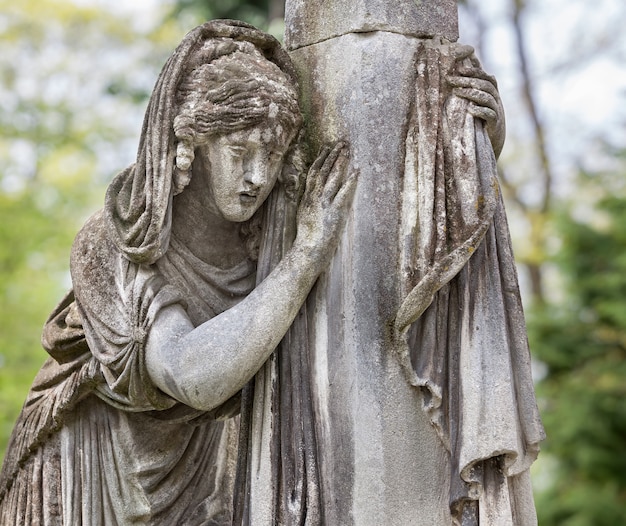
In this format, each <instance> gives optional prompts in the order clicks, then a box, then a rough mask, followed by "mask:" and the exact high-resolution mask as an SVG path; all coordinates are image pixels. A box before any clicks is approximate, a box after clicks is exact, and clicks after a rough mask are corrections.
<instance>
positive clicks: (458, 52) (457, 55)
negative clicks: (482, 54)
mask: <svg viewBox="0 0 626 526" xmlns="http://www.w3.org/2000/svg"><path fill="white" fill-rule="evenodd" d="M473 54H474V48H473V47H472V46H468V45H465V44H455V45H453V46H452V56H453V57H454V60H463V59H464V58H467V57H469V56H471V55H473Z"/></svg>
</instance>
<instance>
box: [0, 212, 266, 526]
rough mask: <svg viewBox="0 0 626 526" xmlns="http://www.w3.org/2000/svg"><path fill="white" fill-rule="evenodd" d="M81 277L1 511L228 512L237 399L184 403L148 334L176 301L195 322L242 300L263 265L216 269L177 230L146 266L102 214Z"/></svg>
mask: <svg viewBox="0 0 626 526" xmlns="http://www.w3.org/2000/svg"><path fill="white" fill-rule="evenodd" d="M72 277H73V282H74V284H75V285H74V291H73V294H72V293H70V294H69V295H68V296H67V297H66V298H65V299H64V301H63V302H62V303H61V304H60V306H59V307H58V308H57V309H56V311H55V312H54V313H53V315H52V316H51V318H50V320H49V321H48V323H47V325H46V329H45V332H44V344H45V346H46V348H47V350H48V351H49V352H50V353H51V355H52V356H51V357H50V358H49V359H48V361H47V362H46V363H45V365H44V367H43V368H42V370H41V371H40V373H39V374H38V376H37V378H36V379H35V381H34V383H33V386H32V388H31V391H30V393H29V396H28V399H27V401H26V404H25V406H24V409H23V411H22V414H21V416H20V418H19V421H18V423H17V425H16V427H15V430H14V433H13V437H12V439H11V443H10V445H9V448H8V452H7V458H6V461H5V464H4V469H3V472H2V486H0V499H1V500H0V523H1V524H3V525H6V526H9V525H11V524H15V525H17V524H20V525H21V524H29V525H30V524H46V525H48V524H50V525H56V524H64V525H74V524H83V525H85V526H87V525H89V526H100V525H102V526H105V525H106V526H113V525H120V526H121V525H128V524H154V525H157V524H181V525H201V524H215V525H218V524H220V525H221V524H224V525H226V524H230V523H231V509H232V485H233V481H234V467H235V456H236V437H237V422H236V420H235V419H230V420H226V421H224V420H223V419H224V418H226V417H230V416H232V415H233V414H236V413H237V412H238V410H239V397H235V398H234V399H232V400H231V401H229V402H227V403H226V404H224V405H223V406H221V407H220V408H218V409H217V410H214V411H212V412H209V413H207V412H202V411H198V410H195V409H192V408H190V407H187V406H185V405H183V404H181V403H179V402H177V401H176V400H174V399H172V398H171V397H169V396H168V395H166V394H164V393H163V392H161V391H159V390H158V389H157V388H155V387H154V386H153V385H152V383H151V382H150V379H149V377H148V374H147V371H146V368H145V363H144V346H145V339H146V335H147V333H148V332H149V330H150V327H151V324H152V323H153V321H154V319H155V317H156V315H157V314H158V312H159V311H160V310H161V309H162V308H164V307H166V306H168V305H172V304H175V303H178V304H180V305H183V306H184V308H185V309H186V311H187V313H188V315H189V317H190V319H191V320H192V322H193V323H194V325H196V326H197V325H199V324H201V323H203V322H204V321H206V320H208V319H210V318H211V317H213V316H215V315H216V314H219V313H220V312H222V311H224V310H225V309H227V308H229V307H231V306H233V305H234V304H235V303H237V302H238V301H239V300H241V299H242V298H243V297H245V296H246V295H247V294H248V293H249V292H250V290H251V289H252V288H253V286H254V279H255V265H254V264H253V263H252V262H250V261H244V262H242V263H241V264H239V265H238V266H236V267H234V268H232V269H229V270H226V271H224V270H221V269H217V268H215V267H212V266H210V265H208V264H206V263H204V262H203V261H201V260H199V259H198V258H196V257H195V256H194V255H193V253H192V252H191V251H190V250H189V249H188V248H187V247H185V246H184V245H182V244H181V243H180V242H178V240H177V239H176V238H174V237H172V238H171V239H170V244H169V249H168V251H167V252H166V254H165V255H164V256H163V257H162V258H161V259H159V260H158V262H157V263H155V264H153V265H138V264H136V263H132V262H130V261H128V260H127V259H126V258H125V257H124V256H123V255H122V254H120V252H119V251H118V250H117V249H116V247H115V245H114V244H113V243H112V241H111V240H110V239H109V237H108V235H107V232H106V228H105V223H104V221H103V218H102V214H97V215H96V216H94V217H93V218H92V219H90V220H89V221H88V222H87V224H86V225H85V227H84V228H83V229H82V230H81V232H80V233H79V235H78V236H77V238H76V241H75V243H74V247H73V251H72ZM74 296H75V297H74ZM207 367H210V364H207Z"/></svg>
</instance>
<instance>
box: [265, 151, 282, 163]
mask: <svg viewBox="0 0 626 526" xmlns="http://www.w3.org/2000/svg"><path fill="white" fill-rule="evenodd" d="M268 158H269V160H270V162H273V163H275V162H278V161H280V160H281V159H282V158H283V154H282V153H281V152H270V153H269V156H268Z"/></svg>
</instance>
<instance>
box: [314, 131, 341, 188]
mask: <svg viewBox="0 0 626 526" xmlns="http://www.w3.org/2000/svg"><path fill="white" fill-rule="evenodd" d="M345 147H346V143H345V142H344V141H339V142H338V143H337V144H335V146H334V147H333V149H332V150H331V152H330V153H329V154H328V155H327V156H326V159H325V160H324V164H323V165H322V167H321V169H320V175H322V177H323V179H324V183H326V179H327V178H328V176H329V175H330V173H331V171H332V169H333V166H334V165H335V161H337V158H338V157H339V155H340V154H341V152H342V150H343V149H344V148H345Z"/></svg>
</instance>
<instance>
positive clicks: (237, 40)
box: [105, 20, 301, 264]
mask: <svg viewBox="0 0 626 526" xmlns="http://www.w3.org/2000/svg"><path fill="white" fill-rule="evenodd" d="M206 44H211V45H206ZM250 44H252V45H253V46H254V48H255V49H256V50H258V51H259V52H260V53H261V54H262V55H263V56H264V57H265V58H266V59H267V60H269V61H270V62H272V63H273V64H275V65H276V66H278V68H280V70H281V71H282V72H283V73H284V75H285V76H286V77H287V79H288V80H289V81H290V83H291V89H290V91H292V92H293V93H294V94H296V96H297V80H296V75H295V72H294V69H293V66H292V65H291V61H290V59H289V56H288V55H287V53H286V52H285V51H284V50H283V49H282V48H281V46H280V43H279V42H278V41H277V40H276V39H275V38H274V37H272V36H270V35H268V34H266V33H263V32H261V31H259V30H258V29H256V28H254V27H252V26H250V25H248V24H246V23H244V22H239V21H235V20H214V21H211V22H207V23H205V24H203V25H202V26H199V27H197V28H196V29H194V30H192V31H191V32H189V33H188V34H187V36H186V37H185V38H184V40H183V41H182V42H181V44H180V45H179V46H178V48H177V49H176V50H175V52H174V53H173V54H172V56H171V57H170V59H169V60H168V61H167V63H166V64H165V66H164V67H163V70H162V71H161V75H160V76H159V78H158V80H157V83H156V85H155V88H154V90H153V92H152V96H151V98H150V102H149V105H148V109H147V111H146V116H145V119H144V123H143V130H142V134H141V140H140V143H139V149H138V152H137V160H136V162H135V164H133V165H131V166H130V167H129V168H127V169H126V170H124V171H123V172H121V173H120V174H119V175H118V176H117V177H116V178H115V179H114V180H113V182H112V183H111V185H110V186H109V188H108V190H107V194H106V201H105V214H106V221H107V225H108V227H109V233H110V236H111V237H112V239H113V241H114V242H115V244H116V245H117V247H118V248H119V250H120V251H121V252H122V253H123V254H124V255H125V256H126V257H127V258H128V259H129V260H131V261H133V262H135V263H142V264H151V263H154V262H155V261H156V260H158V259H159V258H160V257H161V256H162V255H163V254H164V253H165V251H166V250H167V248H168V246H169V237H170V226H171V218H172V206H171V205H172V197H173V196H174V194H175V193H178V192H180V191H181V190H182V188H183V187H184V185H185V183H186V182H188V180H187V181H184V180H183V181H178V182H177V181H176V179H175V177H174V174H175V173H176V172H177V168H176V164H177V161H176V153H177V152H176V149H177V148H176V146H177V142H179V137H177V134H176V133H175V127H176V125H177V124H178V128H181V125H180V124H179V123H177V122H176V117H177V111H178V110H179V101H177V90H178V89H179V86H180V84H181V82H182V81H183V80H184V78H185V76H186V75H188V74H189V72H190V71H191V70H192V69H193V68H194V67H197V66H198V65H200V64H198V62H199V61H203V62H204V63H209V62H211V61H214V60H217V59H219V58H221V57H223V56H226V55H229V54H232V53H234V52H237V51H240V50H242V49H244V48H245V46H249V45H250ZM203 46H204V48H203ZM244 52H245V51H244ZM254 89H258V86H252V87H250V88H249V93H248V96H247V97H246V98H247V99H248V100H250V99H251V97H250V94H252V93H254V91H253V90H254ZM271 96H276V95H275V93H272V95H271ZM283 98H284V99H285V102H286V103H288V104H289V106H290V107H289V110H291V111H288V112H281V114H285V113H293V116H292V120H294V122H292V124H294V125H295V126H296V127H299V125H300V119H301V117H300V114H299V111H298V109H297V98H295V97H293V101H287V99H288V98H289V97H283ZM294 105H295V107H294ZM269 111H270V110H269V109H268V107H267V104H265V105H262V106H258V105H257V106H256V107H254V104H253V103H252V104H248V106H247V107H244V108H239V111H238V112H237V116H238V118H239V120H238V121H237V122H236V123H231V125H230V129H228V128H229V126H228V125H226V129H227V130H228V131H234V130H235V129H241V128H243V127H245V126H250V125H254V124H257V123H259V122H260V121H262V120H263V119H264V118H266V117H267V116H268V112H269ZM222 117H223V115H222ZM222 120H224V119H222ZM226 120H227V119H226ZM209 127H210V125H209ZM222 128H224V127H223V126H222ZM218 131H224V130H223V129H222V130H218ZM182 134H183V135H184V132H183V133H182ZM180 135H181V134H180V133H179V136H180Z"/></svg>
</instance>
